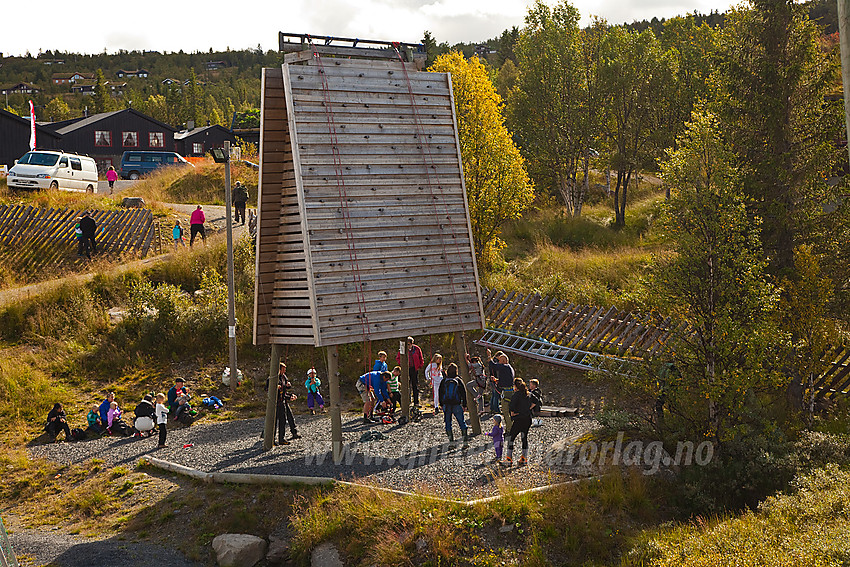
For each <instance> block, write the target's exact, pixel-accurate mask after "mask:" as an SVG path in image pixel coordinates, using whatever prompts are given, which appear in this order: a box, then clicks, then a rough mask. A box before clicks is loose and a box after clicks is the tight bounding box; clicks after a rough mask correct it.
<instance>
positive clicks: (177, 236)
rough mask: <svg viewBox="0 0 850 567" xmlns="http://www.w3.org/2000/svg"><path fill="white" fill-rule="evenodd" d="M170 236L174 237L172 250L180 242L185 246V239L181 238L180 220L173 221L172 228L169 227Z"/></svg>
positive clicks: (175, 248)
mask: <svg viewBox="0 0 850 567" xmlns="http://www.w3.org/2000/svg"><path fill="white" fill-rule="evenodd" d="M171 238H173V239H174V250H177V245H178V244H182V245H183V247H184V248H185V247H186V241H185V240H184V239H183V227H182V226H180V221H179V220H177V221H174V228H173V229H171Z"/></svg>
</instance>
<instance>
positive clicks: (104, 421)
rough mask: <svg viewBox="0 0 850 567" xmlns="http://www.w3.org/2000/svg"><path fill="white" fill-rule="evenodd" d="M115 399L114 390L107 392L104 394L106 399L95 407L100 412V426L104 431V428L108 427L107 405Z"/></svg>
mask: <svg viewBox="0 0 850 567" xmlns="http://www.w3.org/2000/svg"><path fill="white" fill-rule="evenodd" d="M114 401H115V392H109V393H108V394H106V399H104V400H103V401H102V402H100V406H99V407H98V408H97V411H98V412H99V413H100V426H101V427H102V428H103V430H104V431H106V428H107V427H109V425H108V424H109V416H108V415H107V414H108V413H109V407H110V406H111V405H112V402H114Z"/></svg>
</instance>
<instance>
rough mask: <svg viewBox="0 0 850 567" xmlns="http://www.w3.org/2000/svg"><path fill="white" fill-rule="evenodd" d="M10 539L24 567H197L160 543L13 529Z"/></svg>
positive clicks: (51, 531) (52, 531)
mask: <svg viewBox="0 0 850 567" xmlns="http://www.w3.org/2000/svg"><path fill="white" fill-rule="evenodd" d="M9 540H10V541H11V543H12V548H13V549H14V550H15V555H16V556H17V558H18V562H19V563H20V564H21V567H24V566H27V565H51V566H56V567H91V566H92V565H156V566H157V567H195V566H200V565H201V564H199V563H193V562H191V561H188V560H186V558H185V557H183V555H182V554H181V553H180V552H179V551H173V550H169V549H166V548H164V547H161V546H159V545H156V544H151V543H145V542H128V541H123V540H119V539H116V538H110V539H102V540H92V539H88V538H84V537H80V536H73V535H68V534H64V533H62V532H60V531H56V530H31V529H26V528H16V529H14V530H11V533H10V534H9Z"/></svg>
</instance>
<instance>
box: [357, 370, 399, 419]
mask: <svg viewBox="0 0 850 567" xmlns="http://www.w3.org/2000/svg"><path fill="white" fill-rule="evenodd" d="M391 377H392V374H390V373H389V372H379V371H377V370H373V371H371V372H367V373H366V374H364V375H363V376H361V377H360V378H358V379H357V382H356V384H355V386H356V387H357V392H358V393H359V394H360V398H361V399H362V400H363V422H364V423H373V422H374V421H375V420H374V419H373V418H372V411H373V410H374V409H375V405H376V404H385V403H387V402H388V401H389V399H390V393H389V390H387V380H389V379H390V378H391Z"/></svg>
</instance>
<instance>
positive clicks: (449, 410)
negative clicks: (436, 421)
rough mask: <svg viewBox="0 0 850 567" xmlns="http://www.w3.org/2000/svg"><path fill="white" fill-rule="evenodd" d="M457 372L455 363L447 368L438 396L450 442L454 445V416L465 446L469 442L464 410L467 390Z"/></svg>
mask: <svg viewBox="0 0 850 567" xmlns="http://www.w3.org/2000/svg"><path fill="white" fill-rule="evenodd" d="M457 370H458V369H457V364H455V363H454V362H452V363H451V364H449V366H448V367H447V368H446V376H445V378H443V379H442V380H441V381H440V387H439V392H438V394H439V398H440V407H442V408H443V417H444V418H445V421H446V434H447V435H448V436H449V442H450V443H453V442H454V440H455V437H454V434H453V433H452V416H454V417H455V419H456V420H457V425H458V427H460V432H461V433H462V434H463V442H464V444H465V443H467V442H468V441H469V436H468V435H467V428H466V421H464V419H463V410H464V409H465V408H466V388H464V387H463V384H462V383H461V381H460V379H458V377H457Z"/></svg>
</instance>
